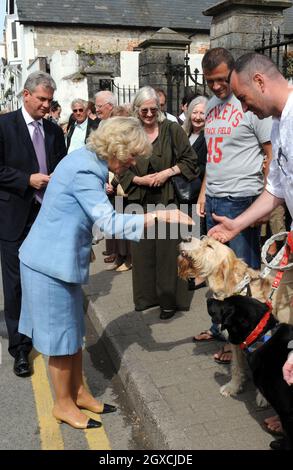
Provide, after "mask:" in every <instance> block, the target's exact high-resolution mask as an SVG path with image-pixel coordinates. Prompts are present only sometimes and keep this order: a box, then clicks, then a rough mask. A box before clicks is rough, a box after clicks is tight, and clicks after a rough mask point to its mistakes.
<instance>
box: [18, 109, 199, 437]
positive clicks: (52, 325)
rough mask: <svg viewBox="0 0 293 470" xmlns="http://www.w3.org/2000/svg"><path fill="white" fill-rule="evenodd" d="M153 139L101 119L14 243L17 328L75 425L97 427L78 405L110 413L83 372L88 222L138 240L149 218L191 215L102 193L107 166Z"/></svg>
mask: <svg viewBox="0 0 293 470" xmlns="http://www.w3.org/2000/svg"><path fill="white" fill-rule="evenodd" d="M150 152H151V145H150V143H149V141H148V139H147V137H146V135H145V133H144V132H143V130H142V128H141V125H140V123H139V121H138V120H137V119H134V118H126V117H116V118H112V119H109V120H106V121H104V122H103V123H102V124H100V126H99V128H98V130H96V131H93V132H92V133H91V135H90V137H89V141H88V144H87V148H86V147H83V148H81V149H78V150H76V151H74V152H72V153H71V154H70V155H68V156H66V157H65V158H64V159H63V160H62V162H61V163H60V165H58V166H57V168H56V170H55V171H54V174H53V175H52V178H51V180H50V184H49V185H48V189H47V191H46V194H45V197H44V200H43V204H42V207H41V210H40V212H39V215H38V217H37V219H36V221H35V223H34V225H33V227H32V229H31V231H30V233H29V235H28V237H27V238H26V239H25V241H24V243H23V244H22V246H21V249H20V261H21V263H20V266H21V283H22V306H21V316H20V323H19V332H20V333H23V334H26V335H27V336H28V337H30V338H32V341H33V345H34V347H35V349H36V350H37V351H39V352H41V353H42V354H45V355H48V356H49V372H50V376H51V380H52V384H53V388H54V391H55V404H54V408H53V416H54V417H55V418H56V419H57V420H58V421H59V422H65V423H67V424H69V425H71V426H72V427H74V428H78V429H85V428H97V427H100V426H101V423H100V422H99V421H96V420H93V419H89V418H88V417H87V416H86V415H85V414H84V413H82V411H81V409H86V410H90V411H92V412H94V413H109V412H113V411H115V410H116V407H114V406H113V405H107V404H103V403H101V402H100V401H98V400H96V399H95V398H94V397H93V396H92V395H91V393H90V392H89V391H87V389H86V387H85V385H84V382H83V374H82V345H83V337H84V334H85V327H84V312H83V296H82V289H81V286H82V284H84V283H86V282H87V280H88V276H89V262H90V252H91V243H92V226H93V224H95V226H97V227H98V228H99V229H100V231H102V232H103V234H105V235H107V236H116V237H118V238H127V239H129V240H132V241H138V240H139V239H140V237H141V236H143V233H144V232H143V229H144V227H150V226H152V225H154V224H155V221H156V220H158V221H162V222H175V223H178V222H180V223H181V222H182V223H192V221H191V219H190V218H189V217H188V216H187V215H185V214H183V213H181V212H179V211H178V210H173V211H165V210H158V211H155V212H153V213H149V214H140V215H139V214H137V215H135V214H131V215H130V214H129V215H125V214H117V213H116V212H115V211H114V209H113V207H112V205H111V203H110V202H109V200H108V198H107V196H106V193H105V189H104V188H105V184H106V181H107V178H108V169H110V170H111V171H113V172H114V173H117V174H119V173H120V172H121V171H122V170H125V169H127V168H129V167H130V166H131V165H134V164H135V161H136V159H137V155H140V156H141V157H140V158H145V156H146V155H148V154H150Z"/></svg>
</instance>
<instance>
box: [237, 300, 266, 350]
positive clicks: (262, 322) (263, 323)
mask: <svg viewBox="0 0 293 470" xmlns="http://www.w3.org/2000/svg"><path fill="white" fill-rule="evenodd" d="M266 304H267V306H268V310H267V312H266V313H265V314H264V316H263V317H262V319H261V320H260V322H259V323H258V324H257V325H256V327H255V328H254V330H253V331H252V332H251V333H250V334H249V335H248V336H247V338H246V339H245V341H243V342H242V343H240V345H239V346H240V349H246V348H248V346H250V345H251V344H252V343H254V342H255V340H256V339H257V338H258V337H259V335H260V334H261V333H262V331H263V329H264V327H265V326H266V324H267V323H268V321H269V318H270V315H271V313H272V304H271V303H270V302H266Z"/></svg>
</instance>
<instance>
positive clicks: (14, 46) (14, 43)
mask: <svg viewBox="0 0 293 470" xmlns="http://www.w3.org/2000/svg"><path fill="white" fill-rule="evenodd" d="M11 43H12V44H11V45H12V51H13V57H14V58H16V57H18V47H17V32H16V22H13V23H11Z"/></svg>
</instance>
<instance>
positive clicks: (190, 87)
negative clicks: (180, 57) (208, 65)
mask: <svg viewBox="0 0 293 470" xmlns="http://www.w3.org/2000/svg"><path fill="white" fill-rule="evenodd" d="M166 78H167V110H168V112H169V113H171V114H175V115H178V114H180V112H181V111H180V104H181V101H182V98H183V96H184V95H194V96H198V95H205V96H208V88H207V85H206V82H205V79H204V75H203V74H202V73H199V70H198V69H195V70H194V71H193V72H191V70H190V66H189V57H188V55H187V54H186V56H185V58H184V64H175V65H174V64H172V59H171V56H170V54H168V55H167V57H166Z"/></svg>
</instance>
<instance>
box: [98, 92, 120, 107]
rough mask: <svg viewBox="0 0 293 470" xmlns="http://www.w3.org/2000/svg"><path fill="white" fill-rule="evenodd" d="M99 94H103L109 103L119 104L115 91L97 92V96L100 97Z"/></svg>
mask: <svg viewBox="0 0 293 470" xmlns="http://www.w3.org/2000/svg"><path fill="white" fill-rule="evenodd" d="M99 96H101V97H102V98H104V99H105V101H106V103H109V104H111V105H112V106H117V98H116V96H115V95H114V93H112V91H109V90H102V91H98V92H97V93H96V94H95V98H98V97H99Z"/></svg>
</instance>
